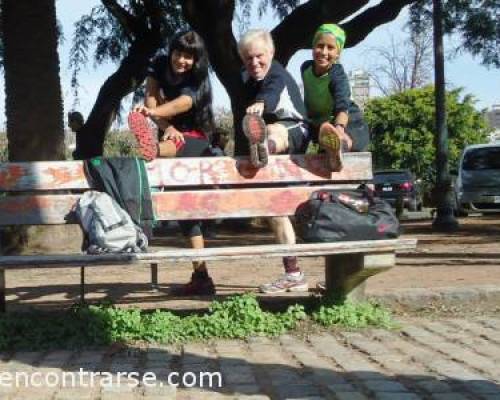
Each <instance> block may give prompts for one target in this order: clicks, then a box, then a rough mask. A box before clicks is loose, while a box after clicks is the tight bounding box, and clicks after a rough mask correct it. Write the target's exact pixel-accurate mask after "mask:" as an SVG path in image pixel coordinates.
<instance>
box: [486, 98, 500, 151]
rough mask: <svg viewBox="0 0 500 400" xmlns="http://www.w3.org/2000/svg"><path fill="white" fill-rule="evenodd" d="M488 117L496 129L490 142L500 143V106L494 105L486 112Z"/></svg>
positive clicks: (491, 135)
mask: <svg viewBox="0 0 500 400" xmlns="http://www.w3.org/2000/svg"><path fill="white" fill-rule="evenodd" d="M486 117H487V119H488V122H489V123H490V125H491V127H492V128H493V129H494V130H493V132H492V133H491V134H490V142H500V104H493V105H492V106H491V109H490V110H489V111H487V112H486Z"/></svg>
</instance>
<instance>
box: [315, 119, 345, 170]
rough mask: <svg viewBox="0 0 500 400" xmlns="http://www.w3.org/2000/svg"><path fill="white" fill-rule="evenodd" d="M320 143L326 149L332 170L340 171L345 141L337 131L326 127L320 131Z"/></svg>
mask: <svg viewBox="0 0 500 400" xmlns="http://www.w3.org/2000/svg"><path fill="white" fill-rule="evenodd" d="M319 145H320V147H321V148H322V149H323V150H325V151H326V153H327V156H328V164H329V166H330V169H331V170H332V172H339V171H341V170H342V167H343V166H344V165H343V162H344V160H343V143H342V139H341V138H340V136H339V135H338V134H337V132H335V131H333V130H330V129H324V130H322V131H321V132H320V133H319Z"/></svg>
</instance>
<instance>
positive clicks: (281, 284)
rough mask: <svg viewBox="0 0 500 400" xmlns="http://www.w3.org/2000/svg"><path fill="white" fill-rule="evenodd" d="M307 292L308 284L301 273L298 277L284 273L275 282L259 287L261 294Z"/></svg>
mask: <svg viewBox="0 0 500 400" xmlns="http://www.w3.org/2000/svg"><path fill="white" fill-rule="evenodd" d="M308 290H309V284H308V283H307V281H306V278H305V276H304V273H302V272H301V273H299V274H298V275H294V274H286V273H285V274H284V275H283V276H282V277H281V278H279V279H277V280H276V281H274V282H271V283H266V284H264V285H261V286H260V287H259V292H261V293H284V292H307V291H308Z"/></svg>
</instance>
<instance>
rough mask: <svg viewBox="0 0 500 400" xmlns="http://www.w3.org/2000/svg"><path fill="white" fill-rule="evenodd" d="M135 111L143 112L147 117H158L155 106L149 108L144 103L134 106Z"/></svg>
mask: <svg viewBox="0 0 500 400" xmlns="http://www.w3.org/2000/svg"><path fill="white" fill-rule="evenodd" d="M134 112H138V113H141V114H142V115H144V116H145V117H156V112H155V109H154V108H149V107H146V106H143V105H137V106H135V107H134Z"/></svg>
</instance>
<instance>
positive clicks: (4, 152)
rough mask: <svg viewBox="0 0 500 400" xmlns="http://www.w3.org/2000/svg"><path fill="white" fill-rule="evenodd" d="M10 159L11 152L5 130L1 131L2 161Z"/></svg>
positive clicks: (0, 155)
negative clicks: (9, 151)
mask: <svg viewBox="0 0 500 400" xmlns="http://www.w3.org/2000/svg"><path fill="white" fill-rule="evenodd" d="M8 160H9V153H8V149H7V135H6V134H5V132H0V162H5V161H8Z"/></svg>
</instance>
